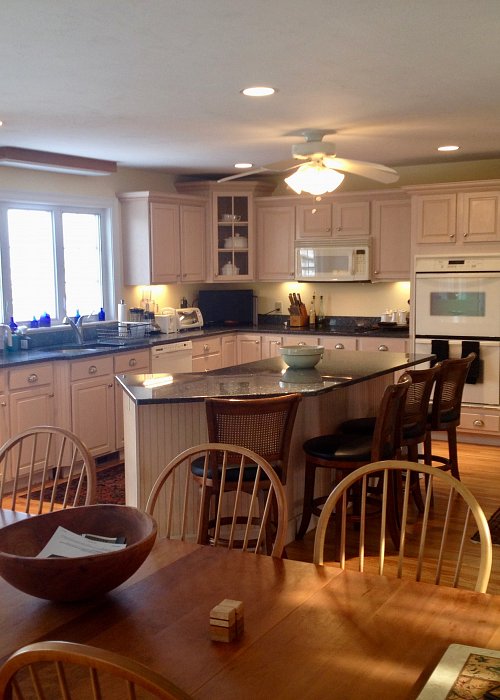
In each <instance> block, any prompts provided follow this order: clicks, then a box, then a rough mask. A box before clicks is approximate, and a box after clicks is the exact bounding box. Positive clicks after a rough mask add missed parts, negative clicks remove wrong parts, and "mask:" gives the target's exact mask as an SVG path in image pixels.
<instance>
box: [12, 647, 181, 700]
mask: <svg viewBox="0 0 500 700" xmlns="http://www.w3.org/2000/svg"><path fill="white" fill-rule="evenodd" d="M139 693H141V694H140V697H141V698H143V697H145V696H144V693H147V697H153V698H161V699H162V700H189V698H190V697H191V696H190V695H187V693H184V692H183V691H182V690H180V688H177V687H176V686H175V685H174V684H173V683H171V682H170V681H169V680H167V679H166V678H164V677H163V676H161V675H160V674H159V673H156V672H154V671H152V670H151V669H149V668H147V667H146V666H143V665H142V664H140V663H138V662H137V661H134V660H133V659H129V658H127V657H125V656H121V655H120V654H115V653H113V652H110V651H106V650H104V649H98V648H96V647H91V646H87V645H86V644H73V643H71V642H37V643H35V644H30V645H28V646H25V647H22V648H21V649H19V650H18V651H16V652H15V653H14V654H12V656H10V657H9V658H8V659H7V661H5V663H4V664H3V666H2V667H1V668H0V697H1V698H5V699H6V700H10V699H11V698H16V700H31V699H32V698H39V699H42V698H56V697H57V698H59V697H60V698H64V699H65V700H90V698H92V699H93V700H104V699H105V698H117V697H119V698H129V700H134V698H136V697H139Z"/></svg>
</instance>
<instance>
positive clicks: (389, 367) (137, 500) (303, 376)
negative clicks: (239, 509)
mask: <svg viewBox="0 0 500 700" xmlns="http://www.w3.org/2000/svg"><path fill="white" fill-rule="evenodd" d="M431 357H432V356H431V355H413V354H407V353H391V352H349V351H342V352H338V351H335V350H325V352H324V355H323V358H322V360H321V361H320V362H319V364H318V365H316V367H315V368H314V369H312V370H295V371H293V370H290V369H289V368H287V366H286V365H285V363H284V362H283V360H281V358H278V357H275V358H271V359H268V360H259V361H257V362H250V363H247V364H244V365H237V366H235V367H226V368H224V369H220V370H214V371H212V372H204V373H192V374H177V375H169V374H135V375H131V374H129V375H125V376H119V377H117V379H118V381H119V382H120V384H121V386H122V388H123V389H124V421H125V489H126V501H127V504H128V505H135V506H138V507H139V508H144V507H145V505H146V501H147V498H148V496H149V494H150V492H151V489H152V487H153V484H154V482H155V479H156V477H157V476H158V474H159V473H160V471H161V470H162V469H163V467H164V466H165V465H166V464H167V463H168V462H169V461H170V460H171V459H172V458H173V457H175V456H176V455H177V454H178V453H179V452H181V451H182V450H184V449H186V448H188V447H191V446H193V445H196V444H199V443H202V442H206V440H207V427H206V418H205V406H204V400H205V398H208V397H226V398H259V397H265V396H281V395H283V394H289V393H293V392H298V393H300V394H302V396H303V401H302V403H301V405H300V406H299V411H298V414H297V419H296V423H295V427H294V432H293V437H292V447H291V451H290V455H291V457H290V464H289V468H288V474H289V479H288V482H287V486H286V489H287V498H288V506H289V518H290V520H289V533H288V535H289V540H292V539H294V537H295V531H296V522H297V520H298V519H299V517H300V515H301V511H302V497H303V488H304V457H303V452H302V444H303V442H304V441H305V440H307V439H308V438H309V437H312V436H314V435H319V434H321V433H328V432H331V431H333V430H334V429H335V428H336V426H337V425H338V424H339V423H341V422H342V421H344V420H346V419H347V418H356V417H361V416H367V415H373V414H375V413H376V410H377V406H378V404H379V401H380V398H381V395H382V393H383V391H384V389H385V387H386V386H387V384H390V383H393V381H394V380H395V378H397V376H399V374H401V372H403V371H404V370H405V369H407V368H409V367H413V366H415V365H418V364H421V363H424V362H427V361H429V359H430V358H431ZM325 471H327V470H325ZM322 476H324V480H323V481H321V479H320V480H318V484H317V487H318V490H319V492H324V493H328V491H329V490H330V482H329V477H330V475H329V474H325V475H322ZM155 515H156V516H157V517H158V520H159V527H160V531H161V527H162V523H161V517H162V513H161V509H160V510H159V512H157V513H155Z"/></svg>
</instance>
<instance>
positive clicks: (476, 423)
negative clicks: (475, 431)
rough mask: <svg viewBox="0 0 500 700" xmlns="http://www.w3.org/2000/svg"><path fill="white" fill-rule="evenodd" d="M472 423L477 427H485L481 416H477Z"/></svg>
mask: <svg viewBox="0 0 500 700" xmlns="http://www.w3.org/2000/svg"><path fill="white" fill-rule="evenodd" d="M472 425H473V426H474V427H475V428H484V420H481V419H480V418H477V419H476V420H475V421H474V422H473V423H472Z"/></svg>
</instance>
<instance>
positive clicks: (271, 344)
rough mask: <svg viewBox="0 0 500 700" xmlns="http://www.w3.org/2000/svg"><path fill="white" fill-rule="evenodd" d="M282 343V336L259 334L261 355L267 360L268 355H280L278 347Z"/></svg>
mask: <svg viewBox="0 0 500 700" xmlns="http://www.w3.org/2000/svg"><path fill="white" fill-rule="evenodd" d="M282 345H283V338H282V337H281V336H280V335H263V336H261V357H262V359H263V360H267V359H268V358H269V357H280V347H281V346H282Z"/></svg>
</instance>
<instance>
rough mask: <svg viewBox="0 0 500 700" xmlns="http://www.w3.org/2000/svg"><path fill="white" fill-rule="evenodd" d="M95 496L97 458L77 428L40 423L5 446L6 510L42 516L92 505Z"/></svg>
mask: <svg viewBox="0 0 500 700" xmlns="http://www.w3.org/2000/svg"><path fill="white" fill-rule="evenodd" d="M95 498H96V469H95V462H94V458H93V457H92V455H91V454H90V452H89V450H88V449H87V447H85V445H84V444H83V442H82V441H81V440H80V439H79V438H78V437H77V436H76V435H75V434H74V433H72V432H71V431H69V430H66V429H64V428H56V427H53V426H48V425H41V426H36V427H33V428H29V429H28V430H25V431H23V432H22V433H19V434H18V435H15V436H14V437H12V438H11V439H10V440H7V442H6V443H4V445H3V446H2V447H1V448H0V503H1V504H2V507H3V508H10V509H11V510H17V511H24V512H25V513H31V514H40V513H42V512H49V511H53V510H55V509H58V508H67V507H69V506H78V505H90V504H92V503H95Z"/></svg>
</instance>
